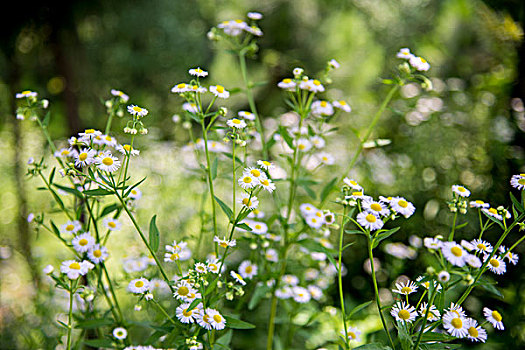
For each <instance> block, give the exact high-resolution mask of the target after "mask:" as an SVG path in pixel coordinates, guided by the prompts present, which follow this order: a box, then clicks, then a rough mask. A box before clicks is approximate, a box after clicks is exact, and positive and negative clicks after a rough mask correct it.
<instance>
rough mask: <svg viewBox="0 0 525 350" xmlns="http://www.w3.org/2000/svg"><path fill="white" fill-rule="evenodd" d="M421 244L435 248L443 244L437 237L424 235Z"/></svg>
mask: <svg viewBox="0 0 525 350" xmlns="http://www.w3.org/2000/svg"><path fill="white" fill-rule="evenodd" d="M423 244H424V245H425V247H427V248H428V249H434V250H437V249H439V248H441V246H442V245H443V242H441V240H440V239H439V238H437V237H425V238H424V239H423Z"/></svg>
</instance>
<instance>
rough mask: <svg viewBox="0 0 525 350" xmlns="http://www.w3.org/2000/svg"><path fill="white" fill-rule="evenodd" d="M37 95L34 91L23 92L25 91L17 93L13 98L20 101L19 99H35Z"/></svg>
mask: <svg viewBox="0 0 525 350" xmlns="http://www.w3.org/2000/svg"><path fill="white" fill-rule="evenodd" d="M37 95H38V93H36V92H34V91H30V90H25V91H22V92H19V93H17V94H16V95H15V97H16V98H18V99H20V98H36V97H37Z"/></svg>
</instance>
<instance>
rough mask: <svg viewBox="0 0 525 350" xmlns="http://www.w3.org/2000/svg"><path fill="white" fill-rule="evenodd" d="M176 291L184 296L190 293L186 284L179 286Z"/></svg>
mask: <svg viewBox="0 0 525 350" xmlns="http://www.w3.org/2000/svg"><path fill="white" fill-rule="evenodd" d="M177 293H178V294H179V295H182V296H186V295H188V294H189V293H190V290H189V289H188V287H186V286H182V287H179V289H178V290H177Z"/></svg>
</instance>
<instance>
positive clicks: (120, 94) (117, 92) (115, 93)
mask: <svg viewBox="0 0 525 350" xmlns="http://www.w3.org/2000/svg"><path fill="white" fill-rule="evenodd" d="M111 94H112V95H113V96H115V97H120V99H121V100H122V102H124V103H126V102H128V100H129V96H128V95H126V94H125V93H123V92H122V91H120V90H115V89H111Z"/></svg>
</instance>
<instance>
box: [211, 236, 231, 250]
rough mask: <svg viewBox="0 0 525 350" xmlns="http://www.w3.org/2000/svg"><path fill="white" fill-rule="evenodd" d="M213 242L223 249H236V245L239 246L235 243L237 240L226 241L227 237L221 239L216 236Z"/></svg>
mask: <svg viewBox="0 0 525 350" xmlns="http://www.w3.org/2000/svg"><path fill="white" fill-rule="evenodd" d="M213 241H214V242H217V244H218V245H219V246H220V247H222V248H226V247H235V245H236V244H237V242H236V241H235V239H232V240H231V241H228V240H227V239H226V237H224V238H223V239H220V238H219V237H217V236H215V237H214V238H213Z"/></svg>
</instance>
